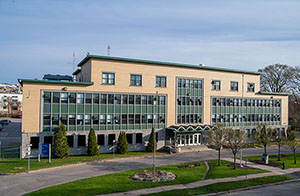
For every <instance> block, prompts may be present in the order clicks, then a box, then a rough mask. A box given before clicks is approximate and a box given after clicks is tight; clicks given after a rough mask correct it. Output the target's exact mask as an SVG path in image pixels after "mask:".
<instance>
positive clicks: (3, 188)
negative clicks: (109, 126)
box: [0, 149, 288, 196]
mask: <svg viewBox="0 0 300 196" xmlns="http://www.w3.org/2000/svg"><path fill="white" fill-rule="evenodd" d="M276 152H277V149H268V153H276ZM282 152H283V153H284V152H288V151H287V150H284V149H283V150H282ZM261 153H262V149H247V150H244V155H245V156H250V155H256V154H261ZM222 157H232V154H231V151H229V150H224V151H222ZM216 158H217V152H216V151H203V152H194V153H182V154H175V155H170V156H163V157H157V158H156V165H169V164H177V163H184V162H190V161H203V160H211V159H216ZM151 166H152V158H151V157H147V158H127V159H115V160H108V161H105V162H92V163H88V164H84V165H74V166H69V167H65V168H56V169H50V170H46V171H39V172H34V173H29V174H25V173H24V174H18V175H8V176H0V195H5V196H6V195H7V196H10V195H11V196H17V195H23V194H25V193H28V192H32V191H34V190H38V189H41V188H45V187H47V186H53V185H56V184H62V183H65V182H70V181H74V180H78V179H82V178H88V177H93V176H99V175H105V174H110V173H115V172H119V171H126V170H131V169H137V168H144V167H151Z"/></svg>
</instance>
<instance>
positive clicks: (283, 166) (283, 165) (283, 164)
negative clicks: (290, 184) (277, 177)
mask: <svg viewBox="0 0 300 196" xmlns="http://www.w3.org/2000/svg"><path fill="white" fill-rule="evenodd" d="M282 169H283V170H284V169H285V161H283V163H282Z"/></svg>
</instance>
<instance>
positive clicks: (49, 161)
mask: <svg viewBox="0 0 300 196" xmlns="http://www.w3.org/2000/svg"><path fill="white" fill-rule="evenodd" d="M48 163H51V144H49V160H48Z"/></svg>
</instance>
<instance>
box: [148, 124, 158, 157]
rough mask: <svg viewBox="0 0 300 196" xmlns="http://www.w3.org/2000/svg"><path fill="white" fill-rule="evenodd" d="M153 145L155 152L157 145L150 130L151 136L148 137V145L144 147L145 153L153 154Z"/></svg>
mask: <svg viewBox="0 0 300 196" xmlns="http://www.w3.org/2000/svg"><path fill="white" fill-rule="evenodd" d="M154 145H155V151H156V148H157V143H156V141H155V132H154V128H152V131H151V134H150V137H149V141H148V145H147V146H146V151H147V152H153V148H154Z"/></svg>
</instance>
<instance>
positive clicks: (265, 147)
mask: <svg viewBox="0 0 300 196" xmlns="http://www.w3.org/2000/svg"><path fill="white" fill-rule="evenodd" d="M264 152H265V154H267V144H264Z"/></svg>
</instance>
